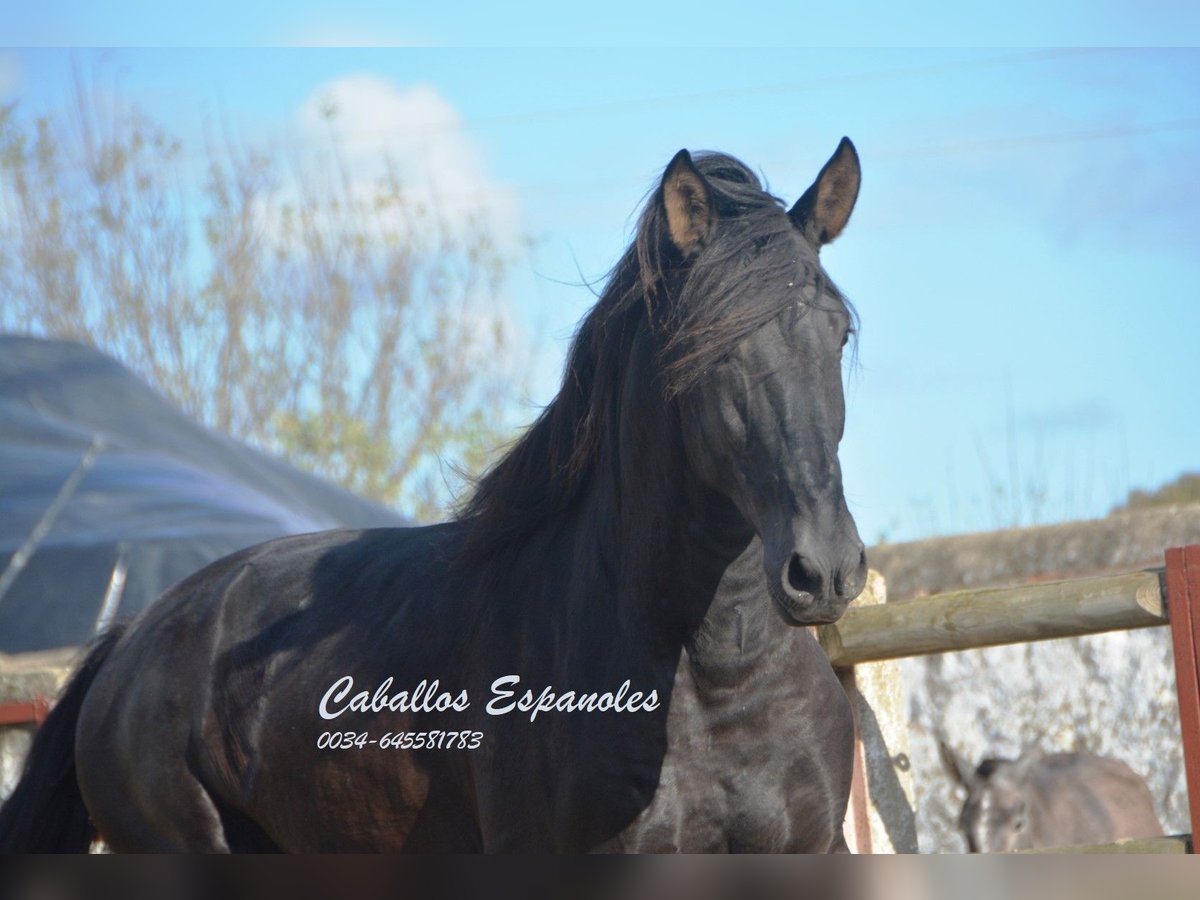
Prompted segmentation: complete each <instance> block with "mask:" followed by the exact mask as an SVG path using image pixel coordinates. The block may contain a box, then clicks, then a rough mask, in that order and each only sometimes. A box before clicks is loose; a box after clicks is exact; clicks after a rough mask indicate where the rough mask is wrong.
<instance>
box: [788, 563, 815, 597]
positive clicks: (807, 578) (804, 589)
mask: <svg viewBox="0 0 1200 900" xmlns="http://www.w3.org/2000/svg"><path fill="white" fill-rule="evenodd" d="M823 580H824V579H823V578H822V577H821V573H820V571H819V570H817V569H816V568H815V567H814V566H813V565H812V564H811V563H809V562H808V561H807V560H806V559H805V558H804V557H802V556H801V555H800V554H799V553H793V554H792V556H791V558H790V559H789V560H788V564H787V570H786V571H785V572H784V584H785V585H786V586H787V588H788V589H789V590H790V591H791V592H792V593H794V594H811V595H812V596H813V597H817V596H819V595H820V593H821V583H822V581H823Z"/></svg>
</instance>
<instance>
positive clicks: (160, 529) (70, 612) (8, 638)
mask: <svg viewBox="0 0 1200 900" xmlns="http://www.w3.org/2000/svg"><path fill="white" fill-rule="evenodd" d="M403 524H407V523H406V521H405V520H404V519H403V518H402V517H400V516H399V515H397V514H396V513H393V512H391V511H390V510H387V509H385V508H383V507H381V506H377V505H376V504H373V503H369V502H367V501H365V500H362V499H361V498H359V497H356V496H355V495H353V494H351V493H349V492H348V491H345V490H343V489H341V488H339V487H335V486H334V485H331V484H329V483H327V482H324V481H322V480H321V479H319V478H316V477H314V476H312V475H308V474H306V473H303V472H300V471H299V470H297V469H295V468H293V467H292V466H289V465H287V464H286V463H284V462H281V461H280V460H277V459H274V458H272V457H269V456H267V455H265V454H263V453H260V452H258V451H256V450H253V449H251V448H249V447H247V446H245V445H244V444H240V443H238V442H237V441H234V440H232V439H230V438H228V437H225V436H223V435H220V434H217V433H215V432H213V431H209V430H208V429H206V428H204V427H202V426H200V425H198V424H196V423H195V422H193V421H192V420H191V419H189V418H188V417H187V416H185V415H184V414H183V413H182V412H181V411H180V410H178V409H177V408H176V407H175V406H173V405H172V404H171V403H170V402H168V401H167V400H165V399H164V398H163V397H162V396H161V395H159V394H158V393H156V392H155V391H153V390H152V389H151V388H150V387H149V386H147V385H146V384H145V383H144V382H142V381H140V380H139V379H138V378H137V377H136V376H134V375H133V374H132V373H131V372H130V371H129V370H128V369H126V368H125V367H124V366H122V365H121V364H120V363H118V362H116V361H115V360H113V359H111V358H109V357H107V356H104V355H103V354H101V353H99V352H97V351H96V350H93V349H91V348H88V347H84V346H81V345H78V344H72V343H67V342H64V341H47V340H41V339H37V338H29V337H15V336H4V335H0V652H7V653H17V652H24V651H28V650H40V649H47V648H50V647H61V646H74V645H77V644H81V643H84V642H85V641H87V640H88V639H89V638H90V637H91V636H92V634H93V633H94V631H95V630H96V628H97V626H98V625H102V624H103V623H105V622H107V621H109V620H111V619H112V618H114V617H120V618H125V617H128V616H131V615H133V614H135V613H137V612H139V611H141V610H142V609H144V608H145V607H146V606H147V605H148V604H149V603H150V602H151V601H152V600H154V598H155V597H157V596H158V595H159V594H160V593H161V592H162V591H163V590H164V589H165V588H167V587H169V586H170V585H171V584H174V583H175V582H176V581H178V580H180V579H181V578H183V577H185V576H187V575H189V574H191V573H192V572H194V571H195V570H196V569H198V568H200V567H201V566H203V565H204V564H205V563H208V562H210V561H212V560H214V559H217V558H219V557H221V556H224V555H226V554H228V553H231V552H233V551H235V550H239V549H241V548H243V547H248V546H250V545H252V544H257V543H260V542H261V541H265V540H269V539H271V538H275V537H280V536H283V535H286V534H299V533H303V532H308V531H320V530H323V529H328V528H339V527H346V526H349V527H373V526H380V525H403Z"/></svg>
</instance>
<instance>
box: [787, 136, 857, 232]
mask: <svg viewBox="0 0 1200 900" xmlns="http://www.w3.org/2000/svg"><path fill="white" fill-rule="evenodd" d="M861 183H862V169H860V168H859V165H858V151H856V150H855V149H854V145H853V144H852V143H850V138H846V137H844V138H842V141H841V143H840V144H838V147H837V150H835V151H833V156H831V157H829V162H827V163H825V166H824V167H823V168H822V169H821V174H819V175H818V176H817V180H816V181H814V182H813V183H812V185H811V186H810V187H809V189H808V190H807V191H805V192H804V196H802V197H801V198H800V199H799V200H797V201H796V205H795V206H793V207H792V208H791V211H790V212H788V215H789V216H790V217H791V219H792V222H794V223H795V225H796V227H797V228H799V229H800V230H801V231H802V232H804V236H805V237H807V238H808V239H809V240H810V241H812V242H813V243H814V244H815V245H816V246H818V247H820V246H822V245H824V244H828V243H829V242H830V241H832V240H833V239H834V238H836V237H837V236H838V235H839V234H841V233H842V229H843V228H845V227H846V222H847V221H849V219H850V213H851V212H853V211H854V201H856V200H857V199H858V187H859V185H860V184H861Z"/></svg>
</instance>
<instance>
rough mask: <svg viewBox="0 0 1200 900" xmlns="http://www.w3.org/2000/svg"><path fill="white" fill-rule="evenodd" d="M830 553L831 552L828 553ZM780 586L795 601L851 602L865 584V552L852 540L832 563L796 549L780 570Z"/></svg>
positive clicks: (858, 543)
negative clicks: (837, 561) (840, 556)
mask: <svg viewBox="0 0 1200 900" xmlns="http://www.w3.org/2000/svg"><path fill="white" fill-rule="evenodd" d="M830 555H832V554H830ZM782 574H783V589H784V591H785V592H786V593H787V594H788V595H790V596H791V597H793V598H794V599H796V600H802V601H814V600H815V601H818V602H825V601H829V600H833V599H835V597H836V599H837V600H840V601H844V602H847V603H848V602H850V601H851V600H853V599H854V598H855V597H857V596H858V595H859V594H861V593H862V590H863V588H864V587H865V586H866V584H867V553H866V548H865V547H863V545H862V542H861V541H857V540H856V541H854V542H853V544H852V546H851V547H850V548H848V550H847V551H846V552H845V554H844V556H843V559H842V560H841V561H840V562H839V563H838V564H837V565H836V566H835V565H831V564H829V563H827V562H824V561H823V560H822V558H821V556H819V555H818V554H816V553H812V552H809V553H805V552H803V551H795V552H793V553H792V554H791V556H790V557H789V558H788V561H787V563H786V565H785V566H784V569H783V573H782Z"/></svg>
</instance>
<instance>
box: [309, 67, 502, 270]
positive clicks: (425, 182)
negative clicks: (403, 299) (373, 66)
mask: <svg viewBox="0 0 1200 900" xmlns="http://www.w3.org/2000/svg"><path fill="white" fill-rule="evenodd" d="M298 123H299V129H300V132H301V137H302V139H305V140H307V141H311V142H313V143H319V142H320V141H321V140H323V139H325V138H327V137H328V134H329V129H330V128H331V127H332V128H333V129H334V131H335V134H336V135H337V137H338V138H339V139H340V143H341V146H342V148H343V151H344V153H345V154H346V158H345V163H346V168H347V170H348V172H349V173H350V177H351V179H352V180H353V182H354V183H355V185H356V186H357V188H358V189H360V190H361V191H362V192H363V193H364V196H365V195H366V192H368V191H370V190H372V189H373V186H374V185H375V184H376V182H377V180H378V179H379V178H380V176H382V175H383V174H384V171H385V168H384V167H385V166H386V165H387V164H389V163H390V164H391V165H393V166H394V167H395V170H396V172H397V173H398V175H399V176H400V179H401V181H402V183H403V185H404V188H405V192H406V195H407V196H408V197H409V198H410V199H411V200H412V201H413V202H414V203H418V204H423V205H424V206H426V207H427V208H428V209H429V210H431V211H433V212H434V213H435V214H436V215H437V216H438V217H440V218H441V220H442V221H444V222H445V223H446V224H448V225H450V226H451V227H455V226H462V227H465V226H466V225H467V224H468V223H470V222H472V221H474V222H476V223H478V224H480V225H482V226H483V227H485V228H487V229H488V230H489V231H490V232H491V233H492V234H493V235H494V236H495V238H496V239H497V240H498V241H501V242H504V241H511V240H513V239H514V237H515V236H516V235H519V234H520V215H519V207H518V202H517V198H516V194H515V192H514V191H513V190H512V189H511V188H509V187H506V186H504V185H501V184H499V183H498V182H496V181H494V180H493V179H492V178H491V177H490V175H489V174H488V171H487V165H486V161H485V159H484V155H483V152H482V151H481V149H480V148H479V146H478V145H477V144H476V143H475V141H474V140H472V138H471V136H470V135H469V134H468V133H467V130H466V128H465V126H464V124H463V121H462V117H461V116H460V115H459V114H458V110H456V109H455V108H454V106H453V105H452V104H451V103H450V102H449V101H448V100H447V99H446V98H445V97H443V96H442V95H441V94H440V93H438V91H437V90H435V89H434V88H432V87H430V86H428V85H416V86H413V87H406V88H400V87H397V86H396V85H394V84H392V83H390V82H388V81H384V80H383V79H380V78H377V77H375V76H372V75H349V76H345V77H342V78H339V79H337V80H335V81H332V82H330V83H328V84H326V85H323V86H322V87H320V88H318V89H317V90H316V91H314V92H313V93H312V94H311V95H310V96H309V98H308V99H307V100H306V101H305V102H304V104H303V105H302V106H301V108H300V111H299V114H298ZM502 245H503V244H502ZM507 249H511V248H507Z"/></svg>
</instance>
